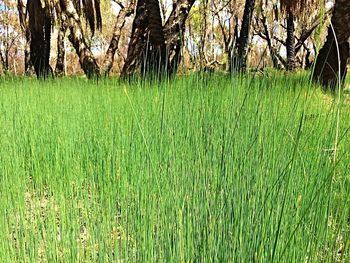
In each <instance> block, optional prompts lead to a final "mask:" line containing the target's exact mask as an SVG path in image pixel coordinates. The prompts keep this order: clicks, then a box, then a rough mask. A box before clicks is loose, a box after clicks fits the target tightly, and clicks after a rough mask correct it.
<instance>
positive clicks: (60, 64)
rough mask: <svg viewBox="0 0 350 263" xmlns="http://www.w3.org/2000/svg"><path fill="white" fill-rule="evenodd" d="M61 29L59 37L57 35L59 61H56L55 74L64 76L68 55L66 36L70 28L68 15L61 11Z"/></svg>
mask: <svg viewBox="0 0 350 263" xmlns="http://www.w3.org/2000/svg"><path fill="white" fill-rule="evenodd" d="M60 23H61V25H60V29H59V31H58V37H57V62H56V68H55V75H56V76H63V75H65V67H66V65H65V56H66V47H65V44H64V42H65V37H66V32H67V29H68V22H67V16H66V15H65V13H63V12H61V17H60Z"/></svg>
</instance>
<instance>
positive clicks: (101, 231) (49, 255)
mask: <svg viewBox="0 0 350 263" xmlns="http://www.w3.org/2000/svg"><path fill="white" fill-rule="evenodd" d="M346 101H347V99H346V98H344V103H343V104H342V105H340V107H341V114H340V120H341V121H340V127H339V140H338V148H337V158H336V164H334V156H333V154H334V141H335V135H336V130H335V128H336V121H337V107H338V106H339V105H338V104H337V103H333V100H332V98H331V97H330V96H328V95H325V94H323V93H322V92H321V91H320V90H319V89H317V88H316V87H313V86H311V85H310V84H309V81H308V80H307V76H303V75H301V76H300V75H299V76H295V77H293V76H282V77H280V76H277V75H274V74H273V75H272V76H270V77H269V78H266V77H264V76H254V78H253V77H252V76H250V77H249V76H248V77H237V78H235V79H230V78H228V77H226V76H218V75H213V76H211V77H203V76H197V75H193V76H189V77H183V78H179V79H176V80H174V81H172V82H164V83H160V84H142V83H138V82H137V81H135V82H133V84H132V85H131V86H129V85H127V84H125V83H122V82H119V81H116V80H106V81H102V82H100V83H99V84H98V85H97V84H96V83H89V82H87V81H85V80H83V79H62V80H55V81H47V82H39V81H36V80H28V79H12V80H10V79H9V80H4V81H3V82H1V84H0V123H1V126H0V149H1V150H0V193H1V195H0V203H1V206H0V214H1V215H2V216H1V218H0V238H1V240H2V241H3V242H1V246H0V261H4V262H5V261H6V262H26V261H29V262H91V261H92V262H121V261H123V262H159V261H160V262H162V261H163V262H212V261H217V262H232V261H233V262H256V261H258V262H290V261H293V262H306V261H307V262H320V261H323V262H337V261H338V262H349V260H350V255H349V252H348V251H350V249H349V247H350V243H349V242H350V239H349V234H350V229H349V213H350V199H349V194H348V193H349V190H350V189H349V188H350V175H349V173H350V172H349V161H350V156H349V152H348V147H349V138H348V131H349V127H350V117H349V116H350V115H349V107H348V104H347V102H346Z"/></svg>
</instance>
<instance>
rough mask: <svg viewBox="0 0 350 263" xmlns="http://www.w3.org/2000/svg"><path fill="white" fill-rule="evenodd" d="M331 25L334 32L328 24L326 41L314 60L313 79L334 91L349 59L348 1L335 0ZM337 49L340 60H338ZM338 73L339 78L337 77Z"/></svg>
mask: <svg viewBox="0 0 350 263" xmlns="http://www.w3.org/2000/svg"><path fill="white" fill-rule="evenodd" d="M332 26H333V28H334V32H333V29H332V27H331V26H330V27H329V28H328V36H327V39H326V42H325V44H324V46H323V48H322V49H321V50H320V52H319V55H318V57H317V60H316V65H315V70H314V74H313V79H314V80H315V81H319V82H320V83H321V84H322V85H323V86H325V87H329V88H331V90H333V91H334V90H335V89H336V87H337V83H338V81H340V82H343V81H344V79H345V77H346V73H347V64H348V59H349V42H348V41H349V37H350V1H348V0H337V1H336V3H335V6H334V10H333V16H332ZM334 33H335V36H336V38H335V36H334ZM337 43H338V46H337ZM338 49H339V55H340V61H339V60H338ZM339 63H340V68H339ZM339 73H340V78H341V79H339V77H338V76H339Z"/></svg>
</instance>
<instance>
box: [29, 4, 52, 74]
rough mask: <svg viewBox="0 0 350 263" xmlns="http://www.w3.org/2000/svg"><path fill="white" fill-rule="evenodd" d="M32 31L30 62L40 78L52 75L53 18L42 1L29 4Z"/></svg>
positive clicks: (30, 28)
mask: <svg viewBox="0 0 350 263" xmlns="http://www.w3.org/2000/svg"><path fill="white" fill-rule="evenodd" d="M27 7H28V15H29V30H30V36H31V41H30V60H31V62H32V64H33V65H34V69H35V73H36V75H37V77H38V78H42V77H44V78H45V77H47V76H48V75H50V74H52V69H51V67H50V41H51V26H52V21H51V16H50V12H49V10H48V8H47V7H42V5H41V2H40V0H29V1H28V3H27Z"/></svg>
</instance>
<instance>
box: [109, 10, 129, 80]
mask: <svg viewBox="0 0 350 263" xmlns="http://www.w3.org/2000/svg"><path fill="white" fill-rule="evenodd" d="M133 12H134V4H131V5H130V6H129V7H127V8H126V7H122V9H121V10H120V13H119V15H118V17H117V20H116V23H115V25H114V30H113V36H112V40H111V42H110V44H109V47H108V49H107V52H106V55H105V58H104V62H103V69H102V74H103V75H104V76H106V77H107V76H108V75H109V72H110V71H111V69H112V67H113V63H114V56H115V53H116V51H117V50H118V45H119V40H120V37H121V34H122V30H123V28H124V25H125V19H126V18H127V17H129V16H130V15H131V14H133Z"/></svg>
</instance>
